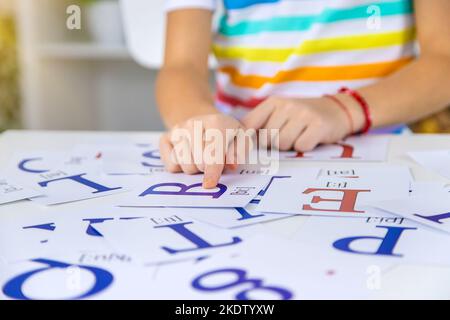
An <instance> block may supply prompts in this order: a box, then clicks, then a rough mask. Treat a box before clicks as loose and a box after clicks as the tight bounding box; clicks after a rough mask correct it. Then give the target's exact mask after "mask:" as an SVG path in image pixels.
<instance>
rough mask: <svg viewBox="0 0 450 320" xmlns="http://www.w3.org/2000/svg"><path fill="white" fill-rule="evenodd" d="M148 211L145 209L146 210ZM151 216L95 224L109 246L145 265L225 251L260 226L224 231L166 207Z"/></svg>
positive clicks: (155, 211)
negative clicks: (126, 253) (174, 212)
mask: <svg viewBox="0 0 450 320" xmlns="http://www.w3.org/2000/svg"><path fill="white" fill-rule="evenodd" d="M147 210H148V209H147ZM151 210H152V211H153V212H154V215H153V216H152V217H151V218H146V219H138V220H126V221H120V222H113V221H106V222H104V223H102V224H99V225H96V226H95V229H96V230H98V231H99V232H100V233H101V234H102V235H103V236H104V237H105V239H106V240H107V241H109V242H110V243H111V244H112V246H113V247H114V248H115V249H116V250H119V251H120V252H128V253H130V254H131V255H132V256H134V257H136V258H137V259H139V261H141V262H142V263H144V264H149V265H153V264H158V263H165V262H174V261H181V260H186V259H193V258H198V257H202V256H205V255H209V254H212V253H214V252H216V253H217V252H221V251H224V250H225V251H227V250H229V248H232V249H234V247H235V246H237V245H240V244H241V243H242V242H243V241H244V240H245V238H246V237H251V236H252V234H253V233H254V234H257V231H258V230H259V229H257V228H255V227H249V228H250V229H249V228H246V230H245V231H235V230H233V231H226V230H223V229H218V228H215V227H212V226H210V225H208V224H205V223H203V222H200V221H196V220H193V219H191V218H189V217H185V216H184V215H182V211H181V214H175V215H174V214H172V213H173V211H170V210H168V209H165V208H151Z"/></svg>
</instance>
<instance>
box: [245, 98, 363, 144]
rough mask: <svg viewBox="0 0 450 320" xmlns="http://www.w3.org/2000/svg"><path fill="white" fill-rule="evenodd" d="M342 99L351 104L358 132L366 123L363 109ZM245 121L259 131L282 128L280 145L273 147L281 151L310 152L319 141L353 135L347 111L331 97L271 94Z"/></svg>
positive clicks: (329, 141)
mask: <svg viewBox="0 0 450 320" xmlns="http://www.w3.org/2000/svg"><path fill="white" fill-rule="evenodd" d="M339 98H340V99H341V100H342V101H345V104H346V105H347V106H348V109H349V111H350V113H351V115H352V118H353V126H354V129H355V131H358V130H359V129H361V127H362V126H363V123H364V118H363V115H362V114H361V110H358V106H356V105H355V104H354V102H352V101H349V100H346V97H344V96H340V97H339ZM347 99H348V98H347ZM242 123H243V125H244V126H245V127H246V128H253V129H256V130H259V129H262V128H265V129H269V130H270V129H279V130H280V133H279V145H278V146H274V147H276V148H279V149H280V150H282V151H288V150H292V149H295V150H296V151H299V152H306V151H311V150H313V149H314V148H315V147H316V146H317V145H318V144H320V143H334V142H337V141H339V140H341V139H342V138H344V137H346V136H347V135H349V134H351V132H350V131H351V129H350V128H351V124H350V122H349V119H348V117H347V115H346V114H345V111H343V110H342V109H341V108H340V107H339V106H338V105H336V103H335V102H333V101H332V100H330V99H329V98H317V99H289V98H277V97H271V98H269V99H267V100H265V101H264V102H263V103H261V104H260V105H259V106H257V107H256V109H255V110H253V111H251V112H250V113H248V114H247V115H246V116H245V117H244V119H242ZM269 141H270V140H269Z"/></svg>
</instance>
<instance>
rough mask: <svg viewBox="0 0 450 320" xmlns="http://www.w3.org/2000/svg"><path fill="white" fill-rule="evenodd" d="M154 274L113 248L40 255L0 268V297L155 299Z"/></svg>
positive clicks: (156, 289) (31, 298) (12, 298)
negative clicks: (87, 252)
mask: <svg viewBox="0 0 450 320" xmlns="http://www.w3.org/2000/svg"><path fill="white" fill-rule="evenodd" d="M154 274H155V268H149V267H141V266H137V265H135V264H134V262H133V260H132V258H131V257H129V256H127V255H125V254H121V253H115V252H98V253H91V254H70V253H67V254H65V255H58V256H51V255H50V256H41V257H38V258H33V259H29V260H25V261H21V262H18V263H15V264H9V265H8V266H7V268H6V270H3V272H2V273H1V274H0V288H1V290H0V300H119V299H120V300H123V299H133V300H135V299H158V288H156V287H154V286H152V283H153V278H154Z"/></svg>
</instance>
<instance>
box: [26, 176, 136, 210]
mask: <svg viewBox="0 0 450 320" xmlns="http://www.w3.org/2000/svg"><path fill="white" fill-rule="evenodd" d="M20 182H21V183H24V184H26V185H28V186H30V187H31V188H35V189H36V190H39V191H40V192H41V193H42V194H44V196H40V197H34V198H32V199H31V200H32V201H34V202H36V203H39V204H43V205H55V204H61V203H68V202H74V201H79V200H85V199H91V198H98V197H104V196H108V195H113V194H117V193H121V192H126V191H128V190H127V189H126V188H124V187H123V186H122V185H120V184H118V183H117V181H116V180H115V179H114V178H112V177H105V176H99V175H97V174H91V173H89V172H83V171H78V172H75V173H74V172H73V171H71V170H70V169H69V170H65V169H61V170H55V171H49V172H44V173H38V174H34V175H29V176H28V177H27V178H26V179H22V180H20Z"/></svg>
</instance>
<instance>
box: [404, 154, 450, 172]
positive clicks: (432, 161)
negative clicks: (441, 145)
mask: <svg viewBox="0 0 450 320" xmlns="http://www.w3.org/2000/svg"><path fill="white" fill-rule="evenodd" d="M408 155H409V156H410V157H411V158H412V159H413V160H414V161H416V162H417V163H418V164H420V165H421V166H423V167H425V168H427V169H429V170H431V171H434V172H435V173H437V174H439V175H441V176H443V177H445V178H447V179H450V165H449V163H450V150H434V151H414V152H408Z"/></svg>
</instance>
